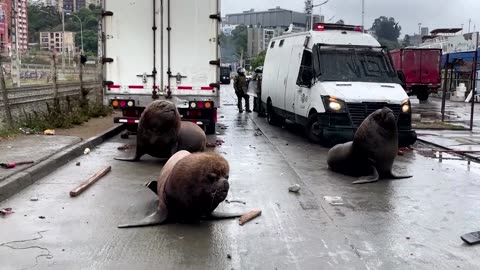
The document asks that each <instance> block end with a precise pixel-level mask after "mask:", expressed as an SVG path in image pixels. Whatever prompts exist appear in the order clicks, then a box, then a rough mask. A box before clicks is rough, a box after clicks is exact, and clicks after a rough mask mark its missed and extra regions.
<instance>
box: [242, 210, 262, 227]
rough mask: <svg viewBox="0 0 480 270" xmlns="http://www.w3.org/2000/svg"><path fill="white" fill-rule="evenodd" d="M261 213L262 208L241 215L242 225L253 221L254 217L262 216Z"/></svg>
mask: <svg viewBox="0 0 480 270" xmlns="http://www.w3.org/2000/svg"><path fill="white" fill-rule="evenodd" d="M261 214H262V210H260V209H255V210H252V211H250V212H248V213H246V214H245V215H243V216H241V217H240V219H239V224H240V226H243V224H245V223H247V222H249V221H251V220H252V219H254V218H256V217H258V216H260V215H261Z"/></svg>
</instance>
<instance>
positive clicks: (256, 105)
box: [253, 67, 264, 116]
mask: <svg viewBox="0 0 480 270" xmlns="http://www.w3.org/2000/svg"><path fill="white" fill-rule="evenodd" d="M262 73H263V67H257V68H256V69H255V75H254V76H253V80H254V81H255V83H256V86H255V94H256V97H254V98H253V111H254V112H257V113H258V116H263V115H264V112H263V108H262Z"/></svg>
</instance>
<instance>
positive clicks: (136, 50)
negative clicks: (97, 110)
mask: <svg viewBox="0 0 480 270" xmlns="http://www.w3.org/2000/svg"><path fill="white" fill-rule="evenodd" d="M219 2H220V1H219V0H207V1H206V0H163V1H139V0H134V1H119V0H104V1H103V9H104V13H103V20H102V21H101V31H102V33H101V35H99V36H100V39H101V40H100V43H101V44H102V50H101V52H100V53H101V56H102V57H103V58H102V59H103V63H104V80H105V81H104V85H105V89H104V91H105V95H104V103H105V104H111V105H113V106H114V108H116V109H119V110H121V111H122V112H123V116H122V117H117V118H115V120H114V121H115V123H127V124H128V125H129V129H131V130H136V129H137V126H138V121H139V118H140V115H141V113H142V112H143V110H144V109H145V107H146V106H147V105H148V104H150V103H151V102H152V101H154V100H158V99H166V100H169V101H172V102H173V103H175V104H176V106H177V108H178V110H179V112H180V114H181V116H182V120H184V121H192V122H194V123H197V124H198V125H200V126H202V127H204V128H205V129H206V132H207V133H208V134H213V133H215V124H216V122H217V108H218V105H219V98H220V93H219V90H220V78H219V72H220V61H219V58H220V57H219V55H220V54H219V51H220V50H219V43H218V37H219V22H220V19H221V16H220V4H219ZM102 40H103V41H102Z"/></svg>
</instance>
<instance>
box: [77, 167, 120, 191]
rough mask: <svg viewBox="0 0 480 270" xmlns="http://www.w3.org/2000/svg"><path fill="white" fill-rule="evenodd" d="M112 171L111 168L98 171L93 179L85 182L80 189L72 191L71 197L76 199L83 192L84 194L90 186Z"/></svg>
mask: <svg viewBox="0 0 480 270" xmlns="http://www.w3.org/2000/svg"><path fill="white" fill-rule="evenodd" d="M111 170H112V167H111V166H108V167H105V168H103V169H101V170H100V171H98V172H97V173H96V174H94V175H93V176H92V177H90V178H88V179H87V180H86V181H85V182H83V183H82V184H80V185H79V186H78V187H76V188H74V189H73V190H72V191H70V197H76V196H78V195H80V194H81V193H82V192H84V191H85V190H86V189H88V188H89V187H90V186H92V185H93V184H95V182H97V181H98V180H100V178H102V177H103V176H105V175H106V174H107V173H109V172H110V171H111Z"/></svg>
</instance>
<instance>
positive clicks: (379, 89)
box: [262, 24, 417, 146]
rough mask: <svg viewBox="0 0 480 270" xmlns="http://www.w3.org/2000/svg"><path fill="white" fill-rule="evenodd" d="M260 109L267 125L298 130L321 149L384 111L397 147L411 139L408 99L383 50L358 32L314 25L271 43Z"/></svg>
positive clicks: (347, 136) (351, 28)
mask: <svg viewBox="0 0 480 270" xmlns="http://www.w3.org/2000/svg"><path fill="white" fill-rule="evenodd" d="M262 106H263V107H264V108H265V110H266V111H267V114H268V115H267V119H268V122H269V123H270V124H274V125H278V124H282V122H283V121H285V119H287V120H288V121H290V122H294V123H298V124H301V125H302V126H304V127H305V128H306V133H307V136H308V138H309V139H310V140H311V141H313V142H317V143H321V144H323V145H326V146H333V145H335V144H338V143H343V142H347V141H350V140H352V139H353V135H354V133H355V130H356V128H358V126H359V125H360V124H361V123H362V121H363V120H364V119H365V118H366V117H367V116H368V115H369V114H370V113H372V112H373V111H375V110H377V109H379V108H383V107H384V106H386V107H389V108H391V109H392V110H393V111H394V112H395V116H396V118H397V121H398V129H399V141H400V143H399V145H400V146H408V145H412V144H413V143H414V142H415V141H416V139H417V136H416V133H415V131H414V130H412V125H411V107H410V101H409V98H408V95H407V94H406V92H405V90H404V89H403V88H402V86H401V81H400V80H399V78H398V75H397V73H396V72H395V69H394V67H393V65H392V61H391V59H390V57H389V55H388V53H387V52H386V49H385V48H383V47H382V46H381V45H380V44H379V43H378V41H377V40H376V39H375V38H374V37H373V36H371V35H369V34H366V33H364V31H362V27H358V26H350V25H338V24H318V25H315V27H314V30H312V31H309V32H304V33H294V34H288V35H284V36H279V37H275V38H273V39H272V40H271V41H270V44H269V48H268V50H267V54H266V58H265V63H264V67H263V81H262Z"/></svg>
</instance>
